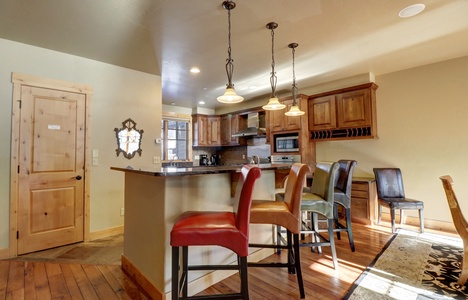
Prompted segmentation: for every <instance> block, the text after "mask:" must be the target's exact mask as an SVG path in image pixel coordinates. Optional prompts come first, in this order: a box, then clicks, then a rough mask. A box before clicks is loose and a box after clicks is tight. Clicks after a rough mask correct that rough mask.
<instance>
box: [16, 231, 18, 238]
mask: <svg viewBox="0 0 468 300" xmlns="http://www.w3.org/2000/svg"><path fill="white" fill-rule="evenodd" d="M16 239H17V240H19V231H16Z"/></svg>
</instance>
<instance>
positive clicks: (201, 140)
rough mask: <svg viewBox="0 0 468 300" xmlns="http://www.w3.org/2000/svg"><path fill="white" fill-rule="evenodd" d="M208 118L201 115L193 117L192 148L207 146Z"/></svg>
mask: <svg viewBox="0 0 468 300" xmlns="http://www.w3.org/2000/svg"><path fill="white" fill-rule="evenodd" d="M207 133H208V118H207V116H203V115H194V116H193V144H194V146H207V145H208V138H207Z"/></svg>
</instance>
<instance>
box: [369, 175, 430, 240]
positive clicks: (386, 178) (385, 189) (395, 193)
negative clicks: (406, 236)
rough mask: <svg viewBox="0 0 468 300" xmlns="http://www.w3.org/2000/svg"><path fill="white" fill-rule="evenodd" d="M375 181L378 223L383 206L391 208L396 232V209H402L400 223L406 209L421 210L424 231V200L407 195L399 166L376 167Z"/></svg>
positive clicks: (391, 218)
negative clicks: (407, 196) (410, 197)
mask: <svg viewBox="0 0 468 300" xmlns="http://www.w3.org/2000/svg"><path fill="white" fill-rule="evenodd" d="M374 175H375V182H376V185H377V195H378V201H379V217H378V220H377V224H380V221H381V219H382V206H384V207H387V208H389V209H390V221H391V222H392V233H394V232H395V209H399V210H400V224H402V223H403V210H404V209H417V210H419V222H420V230H421V233H423V232H424V202H422V201H420V200H415V199H409V198H406V197H405V191H404V188H403V177H402V175H401V170H400V169H398V168H374Z"/></svg>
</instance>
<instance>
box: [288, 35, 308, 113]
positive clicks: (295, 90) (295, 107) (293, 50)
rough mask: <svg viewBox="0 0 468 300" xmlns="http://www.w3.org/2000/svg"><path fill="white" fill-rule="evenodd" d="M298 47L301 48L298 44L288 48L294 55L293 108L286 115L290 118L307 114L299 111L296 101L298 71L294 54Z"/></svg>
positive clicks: (290, 45) (292, 44)
mask: <svg viewBox="0 0 468 300" xmlns="http://www.w3.org/2000/svg"><path fill="white" fill-rule="evenodd" d="M297 46H299V45H298V44H297V43H291V44H289V45H288V47H289V48H291V49H292V55H293V84H292V94H293V104H292V106H291V108H290V109H289V111H288V112H285V113H284V114H285V115H286V116H288V117H295V116H302V115H303V114H305V112H303V111H301V110H300V109H299V106H298V105H297V99H296V98H297V85H296V71H295V65H294V54H295V53H296V47H297Z"/></svg>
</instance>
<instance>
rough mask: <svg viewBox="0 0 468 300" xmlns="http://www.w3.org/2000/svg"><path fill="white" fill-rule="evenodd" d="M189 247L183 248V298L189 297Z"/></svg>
mask: <svg viewBox="0 0 468 300" xmlns="http://www.w3.org/2000/svg"><path fill="white" fill-rule="evenodd" d="M188 248H189V247H188V246H183V247H182V271H183V272H182V274H184V276H183V282H182V284H183V286H182V296H184V297H187V296H188V256H189V255H188Z"/></svg>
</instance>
